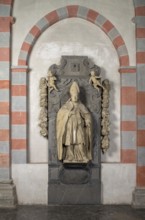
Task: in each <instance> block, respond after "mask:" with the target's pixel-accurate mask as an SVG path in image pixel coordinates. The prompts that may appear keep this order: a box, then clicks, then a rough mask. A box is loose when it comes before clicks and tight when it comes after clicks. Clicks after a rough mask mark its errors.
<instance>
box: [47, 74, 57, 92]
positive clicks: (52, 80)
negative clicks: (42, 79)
mask: <svg viewBox="0 0 145 220" xmlns="http://www.w3.org/2000/svg"><path fill="white" fill-rule="evenodd" d="M56 80H57V79H56V77H55V76H54V75H53V74H52V72H51V71H48V88H49V92H50V93H51V92H52V90H56V91H58V89H57V88H56V85H55V81H56Z"/></svg>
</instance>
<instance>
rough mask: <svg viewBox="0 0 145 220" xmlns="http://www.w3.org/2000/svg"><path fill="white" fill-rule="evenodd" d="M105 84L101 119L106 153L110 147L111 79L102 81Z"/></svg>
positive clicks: (102, 146) (103, 145) (103, 150)
mask: <svg viewBox="0 0 145 220" xmlns="http://www.w3.org/2000/svg"><path fill="white" fill-rule="evenodd" d="M102 85H103V88H104V89H103V93H102V121H101V135H102V138H101V139H102V141H101V148H102V152H103V153H105V152H106V151H107V150H108V148H109V142H110V140H109V131H110V128H109V125H110V122H109V91H110V84H109V80H108V79H105V80H104V81H103V82H102Z"/></svg>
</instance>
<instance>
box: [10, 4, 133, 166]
mask: <svg viewBox="0 0 145 220" xmlns="http://www.w3.org/2000/svg"><path fill="white" fill-rule="evenodd" d="M73 17H74V18H81V19H84V20H86V21H89V22H91V23H93V24H95V25H96V26H98V27H100V28H101V29H102V30H103V31H104V32H105V33H106V35H107V36H108V37H109V38H110V40H111V41H112V44H113V45H114V47H115V49H116V52H117V54H118V59H119V63H120V70H119V71H120V73H121V109H122V111H121V114H122V115H121V137H122V138H121V140H122V141H121V145H122V150H121V153H122V154H121V155H122V156H121V161H122V162H123V163H135V159H136V73H135V68H134V67H131V66H129V55H128V51H127V48H126V45H125V42H124V40H123V38H122V36H121V35H120V33H119V32H118V30H117V29H116V27H115V26H114V25H113V24H112V23H111V22H110V21H109V20H108V19H106V18H105V17H104V16H103V15H101V14H99V13H98V12H96V11H94V10H92V9H89V8H86V7H83V6H78V5H70V6H66V7H63V8H59V9H57V10H55V11H52V12H50V13H48V14H47V15H45V16H44V17H43V18H42V19H40V20H39V21H38V22H37V23H36V24H35V25H34V26H33V27H32V29H31V30H30V31H29V33H28V34H27V36H26V38H25V40H24V42H23V44H22V47H21V50H20V54H19V58H18V66H17V67H15V68H13V69H12V120H11V121H12V162H13V163H26V162H27V155H28V154H27V149H28V144H27V143H28V117H27V101H28V89H27V86H28V85H27V71H28V64H29V57H30V53H31V50H32V49H33V46H34V44H35V42H36V41H37V39H38V38H39V36H40V35H41V34H42V33H43V32H44V31H45V30H46V29H47V28H49V27H50V26H51V25H53V24H55V23H56V22H59V21H61V20H62V19H68V18H73ZM130 82H132V83H131V84H130ZM128 112H130V113H131V116H130V114H129V113H128ZM132 137H134V138H132Z"/></svg>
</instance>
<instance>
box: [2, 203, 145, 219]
mask: <svg viewBox="0 0 145 220" xmlns="http://www.w3.org/2000/svg"><path fill="white" fill-rule="evenodd" d="M0 220H145V209H144V210H139V209H137V210H136V209H133V208H131V207H130V206H126V205H122V206H113V205H110V206H109V205H105V206H95V205H94V206H93V205H81V206H80V205H77V206H71V205H70V206H49V207H47V206H18V207H17V209H14V210H13V209H0Z"/></svg>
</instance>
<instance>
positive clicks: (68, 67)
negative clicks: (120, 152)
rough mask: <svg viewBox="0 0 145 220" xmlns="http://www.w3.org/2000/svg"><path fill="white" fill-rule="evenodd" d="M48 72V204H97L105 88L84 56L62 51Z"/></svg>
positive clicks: (106, 90) (99, 190)
mask: <svg viewBox="0 0 145 220" xmlns="http://www.w3.org/2000/svg"><path fill="white" fill-rule="evenodd" d="M48 76H49V77H48V78H47V79H46V80H47V85H48V99H47V100H48V102H47V108H48V116H49V120H48V117H47V121H48V137H49V157H48V158H49V183H48V203H49V204H99V203H100V200H101V178H100V158H101V156H100V152H101V146H103V152H105V150H104V149H105V146H107V147H106V149H107V148H108V146H109V145H104V144H103V139H102V138H103V137H106V136H107V135H109V133H106V131H108V127H106V124H105V123H104V121H103V120H104V112H105V117H106V115H107V114H108V105H106V103H107V102H108V100H109V89H107V86H106V82H103V83H101V76H100V68H99V67H98V66H96V65H94V64H93V65H92V63H91V62H89V60H88V57H86V56H63V57H62V58H61V63H60V65H56V64H53V65H52V66H51V67H50V68H49V74H48ZM51 77H52V78H51ZM50 81H51V82H50ZM106 97H107V98H106ZM108 103H109V102H108ZM102 110H104V112H102ZM108 116H109V114H108ZM104 131H105V133H104ZM101 136H102V137H101Z"/></svg>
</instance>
